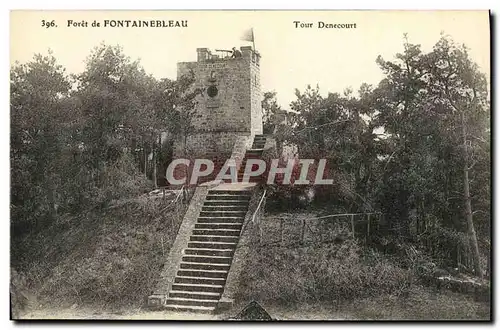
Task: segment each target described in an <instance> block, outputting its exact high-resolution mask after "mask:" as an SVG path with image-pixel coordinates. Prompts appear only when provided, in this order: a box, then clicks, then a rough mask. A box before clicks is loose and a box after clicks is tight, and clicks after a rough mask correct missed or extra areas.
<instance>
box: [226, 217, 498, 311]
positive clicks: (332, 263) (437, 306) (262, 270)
mask: <svg viewBox="0 0 500 330" xmlns="http://www.w3.org/2000/svg"><path fill="white" fill-rule="evenodd" d="M283 216H288V217H291V218H292V219H293V220H294V221H296V220H297V218H300V217H304V216H306V217H307V216H308V217H310V218H311V217H313V216H314V215H311V214H309V215H307V214H288V215H284V214H280V215H278V216H277V215H272V216H268V217H266V218H265V219H263V222H262V223H263V226H264V228H266V230H267V231H268V233H269V235H268V239H267V240H266V239H265V236H266V234H265V233H264V243H265V242H266V241H270V242H271V241H276V239H275V237H277V235H276V233H273V232H274V231H276V228H275V227H279V224H278V222H276V219H277V217H283ZM273 237H274V238H273ZM297 238H298V237H297V235H296V234H294V233H293V232H291V231H286V230H285V241H286V242H285V243H286V244H285V245H286V246H283V247H280V246H277V245H276V244H270V245H268V246H264V247H259V246H257V245H256V246H253V247H252V249H251V255H250V256H249V257H248V258H247V262H246V266H245V269H244V272H243V279H242V281H241V283H240V297H239V300H240V301H241V304H239V305H238V306H236V308H235V310H234V311H236V310H237V309H238V308H242V307H243V305H244V304H245V303H247V302H249V301H251V300H257V301H258V302H261V303H262V304H264V306H267V307H268V309H269V311H270V312H272V313H273V315H274V316H275V317H277V318H281V319H389V320H390V319H416V320H426V319H429V320H436V319H483V320H486V319H489V313H490V306H489V303H487V302H478V301H474V299H473V298H472V297H470V296H467V295H464V294H459V293H454V292H450V291H447V290H444V289H443V290H441V291H439V290H436V289H435V288H430V287H427V286H424V285H422V284H421V282H420V281H419V278H418V276H417V275H416V272H415V270H414V269H404V268H402V267H401V266H400V265H399V264H398V263H397V262H396V261H395V260H394V259H391V258H390V257H389V256H386V255H383V254H381V253H379V252H377V251H374V250H372V249H368V248H366V247H365V246H364V244H363V243H362V242H360V241H359V240H354V239H347V240H343V241H340V242H337V244H335V243H330V244H322V245H316V246H315V245H310V246H303V247H301V246H297V245H295V246H291V245H290V244H289V243H291V242H293V241H294V240H297ZM234 311H233V312H234ZM292 311H293V312H292Z"/></svg>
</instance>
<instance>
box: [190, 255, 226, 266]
mask: <svg viewBox="0 0 500 330" xmlns="http://www.w3.org/2000/svg"><path fill="white" fill-rule="evenodd" d="M182 261H183V262H200V263H213V264H228V265H230V264H231V262H232V261H233V257H223V256H200V255H192V254H190V255H184V256H182Z"/></svg>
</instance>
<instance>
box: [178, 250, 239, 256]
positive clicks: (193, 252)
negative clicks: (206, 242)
mask: <svg viewBox="0 0 500 330" xmlns="http://www.w3.org/2000/svg"><path fill="white" fill-rule="evenodd" d="M184 253H185V254H186V255H197V256H218V257H231V258H232V257H233V254H234V249H232V248H231V249H208V248H187V249H184Z"/></svg>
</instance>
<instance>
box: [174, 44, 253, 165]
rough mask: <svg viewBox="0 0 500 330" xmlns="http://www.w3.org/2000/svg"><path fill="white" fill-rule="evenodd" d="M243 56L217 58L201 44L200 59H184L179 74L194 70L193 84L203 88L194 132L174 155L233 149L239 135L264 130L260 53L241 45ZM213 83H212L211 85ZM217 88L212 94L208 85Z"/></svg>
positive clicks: (219, 152)
mask: <svg viewBox="0 0 500 330" xmlns="http://www.w3.org/2000/svg"><path fill="white" fill-rule="evenodd" d="M240 49H241V53H242V57H241V58H235V59H230V58H217V57H214V56H211V55H210V52H209V51H208V49H206V48H198V49H197V52H198V61H197V62H181V63H178V65H177V76H178V78H180V77H181V76H183V75H185V74H190V73H193V74H194V77H195V82H194V86H193V88H199V89H200V90H202V91H203V92H202V94H201V95H199V96H198V97H197V98H196V102H197V105H196V109H195V115H194V118H193V120H192V125H193V126H194V130H195V131H194V133H192V134H191V135H190V136H189V137H188V138H187V140H186V141H185V142H186V143H184V141H180V140H179V141H178V143H176V145H175V151H174V157H176V158H180V157H185V156H187V155H186V153H187V154H188V155H189V156H190V157H205V156H209V155H214V154H218V155H220V156H219V157H224V156H225V155H228V154H230V153H231V151H232V148H233V145H234V142H235V140H236V138H237V137H238V136H242V135H243V136H250V135H255V134H261V133H262V110H261V100H262V97H261V90H260V70H259V65H260V63H259V61H260V56H259V55H258V54H257V53H255V52H254V51H253V50H252V48H251V47H241V48H240ZM211 86H212V87H211ZM210 87H211V88H212V92H213V88H214V87H215V88H216V91H217V93H216V95H215V96H213V94H212V96H210V91H209V88H210Z"/></svg>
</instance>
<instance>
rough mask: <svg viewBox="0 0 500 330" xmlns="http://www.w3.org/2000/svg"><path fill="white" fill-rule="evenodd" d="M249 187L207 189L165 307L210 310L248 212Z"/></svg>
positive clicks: (197, 310) (226, 271)
mask: <svg viewBox="0 0 500 330" xmlns="http://www.w3.org/2000/svg"><path fill="white" fill-rule="evenodd" d="M251 193H252V190H210V191H209V192H208V195H207V197H206V199H205V202H204V204H203V206H202V209H201V212H200V215H199V217H198V219H197V222H196V224H195V228H194V229H193V232H192V235H191V236H190V240H189V243H188V246H187V248H186V249H184V253H183V255H182V259H181V260H182V261H181V264H180V265H179V268H178V270H177V274H176V277H175V280H174V283H173V284H172V287H171V291H170V292H169V294H168V298H167V301H166V305H165V307H166V308H167V309H170V310H176V311H191V312H213V311H214V310H215V307H216V305H217V303H218V301H219V299H220V298H221V295H222V293H223V291H224V285H225V283H226V279H227V275H228V272H229V268H230V267H231V262H232V258H233V254H234V251H235V249H236V245H237V243H238V241H239V238H240V232H241V228H242V226H243V220H244V218H245V215H246V213H247V211H248V206H249V201H250V197H251Z"/></svg>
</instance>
